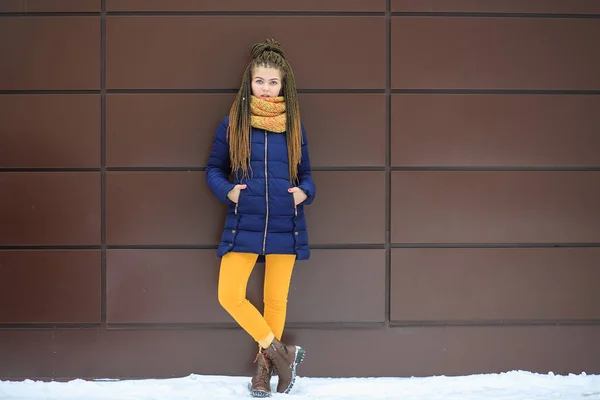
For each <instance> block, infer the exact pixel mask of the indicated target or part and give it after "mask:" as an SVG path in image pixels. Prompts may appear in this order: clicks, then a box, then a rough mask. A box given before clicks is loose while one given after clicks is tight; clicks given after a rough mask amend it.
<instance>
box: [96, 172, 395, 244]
mask: <svg viewBox="0 0 600 400" xmlns="http://www.w3.org/2000/svg"><path fill="white" fill-rule="evenodd" d="M205 179H206V178H205V174H204V173H203V172H110V173H109V174H108V177H107V201H106V203H107V242H108V243H109V244H111V245H159V244H160V245H181V244H184V245H192V244H213V245H216V244H218V243H219V240H220V238H221V230H222V227H223V220H224V218H225V212H226V210H225V208H224V207H222V206H221V204H219V202H218V200H216V198H215V197H214V195H213V194H212V192H211V191H210V189H209V188H208V186H207V185H206V181H205ZM313 179H314V180H315V182H316V185H317V186H318V187H319V202H318V203H316V204H314V206H313V205H311V206H310V207H307V209H306V215H307V220H308V222H307V223H308V225H309V226H310V228H309V229H310V233H309V240H310V241H311V243H318V244H340V243H363V244H366V243H383V241H384V234H385V231H384V229H382V227H383V225H384V220H385V209H384V204H385V203H384V202H385V196H384V190H385V187H384V185H385V181H384V175H383V173H382V172H353V171H345V172H332V171H315V172H313ZM357 185H358V186H359V187H362V188H363V189H364V190H361V191H358V192H357V193H355V195H354V196H351V197H344V198H343V201H344V207H343V208H342V207H337V204H338V203H339V201H340V193H343V192H344V190H347V189H346V188H349V187H354V186H357ZM364 207H368V208H369V209H372V210H373V211H372V212H370V213H362V212H361V210H363V209H364ZM206 210H213V211H211V212H208V211H206ZM349 215H352V223H353V224H354V223H356V224H358V225H359V226H361V229H360V230H352V229H348V223H349V222H350V220H349V218H348V216H349Z"/></svg>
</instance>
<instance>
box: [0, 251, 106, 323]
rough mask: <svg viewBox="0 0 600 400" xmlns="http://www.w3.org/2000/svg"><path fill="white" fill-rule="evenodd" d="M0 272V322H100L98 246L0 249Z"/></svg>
mask: <svg viewBox="0 0 600 400" xmlns="http://www.w3.org/2000/svg"><path fill="white" fill-rule="evenodd" d="M0 275H1V276H2V279H0V310H2V311H1V312H0V324H2V323H11V322H12V323H19V322H20V323H36V322H47V323H52V322H53V323H61V322H79V323H90V322H100V321H101V315H100V307H101V301H100V299H101V294H100V293H101V292H100V290H101V287H100V279H101V275H100V251H98V250H85V251H76V250H64V251H61V250H32V251H26V250H13V251H10V250H8V251H6V250H5V251H0ZM0 327H1V325H0Z"/></svg>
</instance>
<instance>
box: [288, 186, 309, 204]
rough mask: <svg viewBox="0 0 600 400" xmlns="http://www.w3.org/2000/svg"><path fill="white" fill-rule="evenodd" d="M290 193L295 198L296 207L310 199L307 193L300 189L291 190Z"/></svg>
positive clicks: (293, 188)
mask: <svg viewBox="0 0 600 400" xmlns="http://www.w3.org/2000/svg"><path fill="white" fill-rule="evenodd" d="M288 192H289V193H291V194H292V195H293V196H294V206H297V205H298V204H300V203H302V202H303V201H304V200H306V199H307V198H308V196H307V195H306V193H304V191H303V190H302V189H300V188H299V187H292V188H289V189H288Z"/></svg>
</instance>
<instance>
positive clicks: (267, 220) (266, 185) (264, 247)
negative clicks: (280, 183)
mask: <svg viewBox="0 0 600 400" xmlns="http://www.w3.org/2000/svg"><path fill="white" fill-rule="evenodd" d="M265 200H266V204H267V215H266V218H265V234H264V236H263V247H262V252H263V255H264V254H265V251H266V248H267V228H268V227H269V171H268V170H267V131H266V130H265Z"/></svg>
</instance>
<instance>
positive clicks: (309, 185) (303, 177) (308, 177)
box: [298, 125, 316, 205]
mask: <svg viewBox="0 0 600 400" xmlns="http://www.w3.org/2000/svg"><path fill="white" fill-rule="evenodd" d="M301 128H302V159H301V160H300V165H299V166H298V180H299V184H298V187H299V188H300V189H302V190H303V191H304V193H306V195H307V196H308V198H307V199H306V200H304V201H303V202H302V205H309V204H311V203H312V202H313V200H314V199H315V195H316V187H315V182H314V181H313V179H312V171H311V169H310V155H309V152H308V140H307V137H306V130H305V129H304V125H301Z"/></svg>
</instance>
